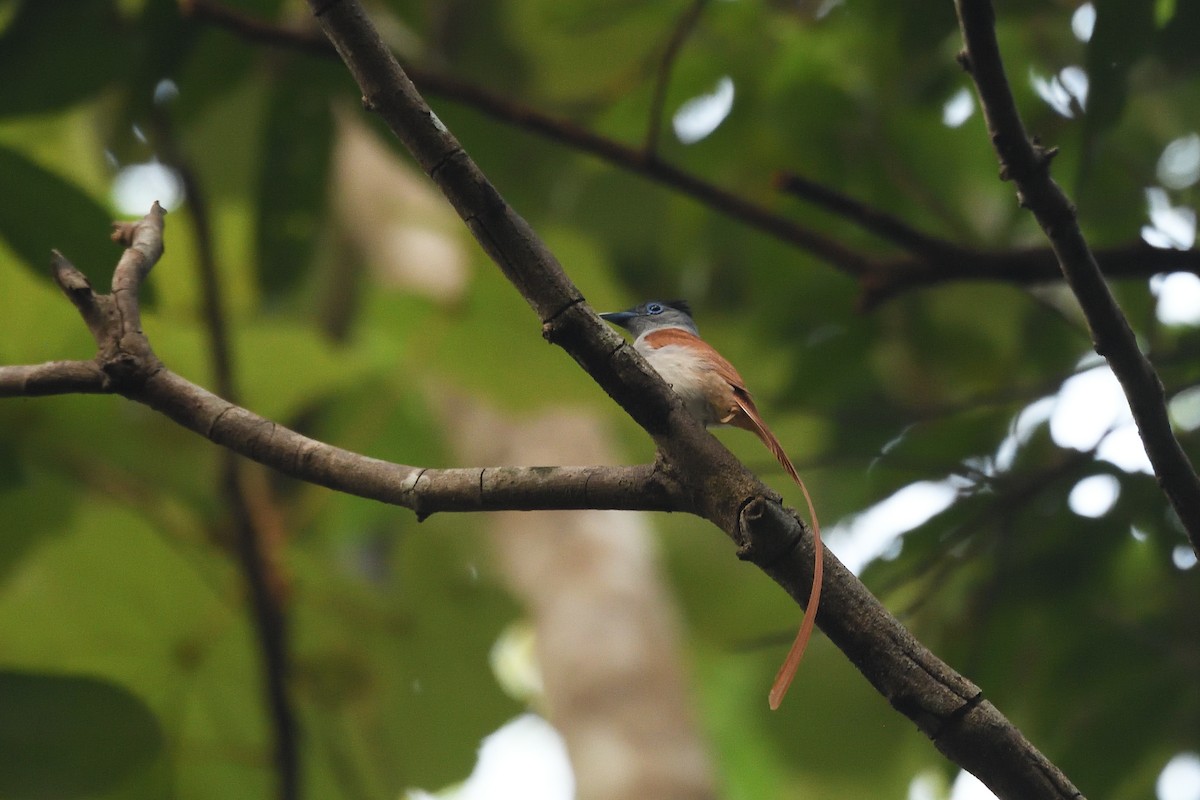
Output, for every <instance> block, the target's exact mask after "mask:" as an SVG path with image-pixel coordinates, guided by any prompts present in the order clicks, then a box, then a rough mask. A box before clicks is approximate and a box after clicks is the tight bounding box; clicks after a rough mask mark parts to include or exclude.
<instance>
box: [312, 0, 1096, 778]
mask: <svg viewBox="0 0 1200 800" xmlns="http://www.w3.org/2000/svg"><path fill="white" fill-rule="evenodd" d="M309 5H310V7H311V8H312V10H313V13H314V15H316V16H317V18H318V19H319V20H320V21H321V24H322V27H323V28H324V29H325V32H326V34H327V35H328V36H329V37H330V39H331V41H333V43H334V46H335V47H336V48H337V50H338V53H339V54H340V55H341V56H342V59H343V60H344V61H345V62H346V65H347V67H349V69H350V71H351V73H352V74H353V75H354V77H355V80H356V81H357V82H358V84H359V87H360V89H361V90H362V93H363V98H364V102H365V104H366V105H367V107H368V108H371V109H374V110H376V111H378V113H379V114H380V116H381V117H382V118H383V119H384V121H385V122H386V123H387V124H388V126H389V127H390V128H391V129H392V131H393V132H394V133H395V134H396V136H397V137H398V138H399V139H400V140H401V141H402V142H404V144H405V145H406V146H407V147H408V148H409V151H410V152H411V153H412V155H413V157H414V158H415V159H416V160H417V162H418V163H419V164H420V165H421V166H422V168H423V169H425V171H426V172H427V174H429V176H430V177H431V178H432V179H433V180H434V182H435V183H437V185H438V186H439V187H440V188H441V189H442V191H443V193H444V194H445V195H446V196H447V198H448V199H449V200H450V202H451V204H452V205H453V206H454V207H455V209H456V210H457V211H458V213H459V214H460V216H462V218H463V220H464V221H465V222H466V223H467V225H468V226H469V227H470V229H471V231H472V233H473V234H475V236H476V238H477V239H478V240H479V242H480V244H481V245H482V246H483V247H484V249H485V250H486V251H487V252H488V253H489V255H491V256H492V258H493V259H494V260H495V261H496V263H497V265H498V266H499V267H500V268H501V270H502V271H503V272H504V274H505V275H506V276H508V277H509V279H510V280H511V281H512V282H513V284H514V285H515V286H516V287H517V288H518V290H519V291H520V292H521V294H522V296H524V297H525V299H526V301H527V302H528V303H529V304H530V306H531V307H532V308H533V309H534V311H535V312H537V314H538V317H539V319H541V321H542V326H543V333H544V335H545V336H546V337H547V338H548V339H550V341H552V342H554V343H556V344H558V345H560V346H561V347H563V349H565V350H566V351H567V352H568V353H570V355H571V356H572V357H573V358H574V359H575V360H576V361H577V362H578V363H579V364H580V365H581V366H582V367H584V369H586V370H587V371H588V373H589V374H590V375H591V376H592V377H593V379H595V380H596V382H597V383H599V384H600V385H601V387H603V388H604V390H605V391H607V392H608V393H609V394H610V395H611V396H612V397H613V398H614V399H615V400H616V401H617V402H618V403H619V404H620V405H621V406H622V407H623V408H624V409H625V410H626V411H627V412H628V413H629V414H630V415H631V416H632V417H633V418H634V419H635V420H636V421H637V422H638V423H639V424H641V425H642V427H643V428H645V429H646V431H647V432H648V433H649V434H650V435H651V436H652V437H653V438H654V440H655V442H656V443H657V445H658V447H659V449H660V452H661V453H662V455H663V458H664V459H665V462H666V467H667V469H669V470H671V472H672V474H673V475H676V476H677V477H678V480H679V481H680V482H681V483H682V484H683V485H684V487H685V490H686V491H687V492H688V494H689V496H690V498H691V499H692V501H693V502H694V508H693V510H694V512H695V513H698V514H700V515H702V516H704V517H706V518H707V519H709V520H710V521H712V522H714V523H716V524H717V525H718V526H719V527H721V528H722V529H723V530H724V531H725V532H726V533H727V534H728V535H729V536H730V537H731V538H732V539H733V540H734V541H735V542H736V543H737V544H738V545H739V555H740V556H741V557H742V558H744V559H746V560H749V561H751V562H753V563H755V564H756V565H758V566H759V567H760V568H761V569H762V570H763V571H764V572H766V573H767V574H768V575H770V576H771V577H772V578H773V579H774V580H776V581H777V582H778V583H779V584H780V585H781V586H783V587H784V588H785V589H786V590H787V591H788V593H789V594H790V595H791V596H792V597H793V598H794V599H796V601H797V602H798V603H803V602H804V600H805V599H806V598H807V593H808V588H809V583H810V582H811V579H812V575H811V570H812V562H813V559H812V555H813V553H812V538H811V536H810V535H808V532H807V530H806V529H805V526H804V525H803V523H802V522H801V521H800V520H799V518H798V517H797V516H796V514H795V513H794V511H790V510H785V509H784V508H783V507H782V506H781V505H780V504H779V498H778V495H776V494H775V493H774V492H773V491H771V490H770V489H768V488H767V487H766V486H764V485H763V484H762V483H760V482H759V481H758V480H757V479H756V478H755V477H754V476H753V475H751V474H750V473H749V472H748V471H747V470H746V469H745V467H744V466H742V465H741V464H740V463H739V462H738V461H737V460H736V459H734V458H733V457H732V455H731V454H730V453H729V451H728V450H726V449H725V448H724V447H722V446H721V445H720V443H719V442H717V441H716V440H715V439H714V438H713V437H712V436H710V435H708V434H707V432H705V431H704V430H703V429H702V428H701V427H700V425H699V423H698V422H697V421H696V420H695V419H694V418H693V417H692V416H691V415H689V414H688V413H687V412H686V411H685V410H684V409H683V408H682V405H681V404H680V401H679V399H678V397H677V396H676V395H675V394H674V393H673V392H672V391H671V389H670V387H668V386H667V385H666V384H665V383H664V382H663V381H662V379H661V378H660V377H659V376H658V375H657V374H656V373H655V372H654V371H653V370H651V369H650V368H649V366H648V365H647V364H646V363H645V361H644V360H643V359H642V358H641V357H640V356H638V355H637V353H636V352H635V351H634V350H633V348H632V347H630V346H629V345H628V344H626V343H625V342H624V341H623V340H622V339H620V338H619V337H618V336H617V335H616V333H615V332H613V331H612V330H611V329H609V328H607V327H606V326H604V325H603V324H602V323H600V321H599V320H598V319H597V317H596V316H595V314H594V313H593V312H592V311H591V309H590V308H588V307H587V305H586V304H585V303H584V301H583V298H582V295H581V294H580V293H579V290H578V289H577V288H576V287H575V286H574V285H573V284H572V283H571V282H570V280H569V279H568V278H567V276H566V275H565V274H564V273H563V272H562V269H561V267H560V266H559V265H558V263H557V261H556V260H555V259H554V257H553V255H552V254H551V253H550V252H549V251H548V250H547V249H546V248H545V246H544V245H543V244H542V242H541V241H540V240H538V239H537V238H536V236H535V235H534V233H533V231H532V230H531V229H530V228H529V226H528V224H527V223H526V222H525V221H524V220H523V219H521V218H520V217H519V216H518V215H517V214H516V213H515V212H514V211H513V210H512V208H510V207H509V206H508V205H507V203H505V202H504V200H503V198H502V197H500V195H499V193H497V192H496V190H495V188H494V187H492V186H491V184H490V183H489V182H488V181H487V179H486V177H484V175H483V174H482V173H481V172H480V170H479V169H478V167H477V166H476V165H475V164H474V162H473V161H472V160H471V159H470V157H469V156H468V155H467V153H466V152H465V151H464V150H463V148H462V147H461V145H459V143H458V141H457V140H456V139H455V138H454V136H453V135H452V134H451V133H450V132H449V131H448V130H447V129H446V127H445V125H443V124H442V123H441V121H440V120H438V118H437V116H436V115H434V114H433V112H432V111H430V109H429V107H428V106H427V105H426V104H425V102H424V100H423V99H422V98H421V97H420V95H419V94H417V91H416V89H415V87H414V86H413V85H412V83H411V81H409V79H408V77H407V76H406V75H405V74H404V72H403V71H402V70H401V69H400V66H399V64H398V63H397V62H396V60H395V58H394V57H393V56H392V54H391V52H390V51H389V50H388V49H387V47H386V46H385V45H384V43H383V41H382V40H381V39H380V37H379V35H378V32H377V31H375V29H374V27H373V25H372V24H371V22H370V20H369V19H368V18H367V16H366V13H365V12H364V11H363V9H362V7H361V6H360V5H359V4H358V3H357V2H355V0H332V2H326V1H325V0H309ZM680 465H686V468H683V467H682V466H680ZM826 563H827V564H828V565H829V566H828V568H827V569H828V574H827V577H826V583H825V595H824V597H825V600H824V602H823V603H822V613H821V615H820V617H819V622H820V624H821V627H822V630H824V631H825V632H826V633H827V634H828V635H829V637H830V638H831V639H832V640H833V641H834V643H835V644H837V646H838V647H839V648H841V649H842V650H843V652H845V653H846V654H847V656H848V657H849V658H850V660H851V661H852V662H853V663H854V664H855V666H857V667H858V668H859V669H860V670H861V671H862V672H863V674H864V676H866V677H867V679H868V680H870V681H871V683H872V684H873V685H875V686H876V688H877V689H878V690H879V691H880V692H881V693H882V694H883V695H884V696H885V697H887V698H888V700H889V702H891V703H892V705H893V706H894V707H895V708H896V709H897V710H898V711H900V712H901V713H903V714H905V715H906V716H908V717H909V718H910V719H912V720H913V721H914V722H915V723H916V724H917V726H918V727H919V728H920V729H921V730H922V731H924V732H925V733H926V734H927V735H928V736H929V737H930V738H931V739H932V740H933V741H934V743H935V745H936V746H937V747H938V748H939V749H940V750H941V751H942V752H943V753H945V754H947V755H948V756H949V757H950V758H952V759H953V760H954V761H956V762H957V763H959V764H962V765H964V766H965V767H967V768H968V769H970V770H971V771H972V772H974V773H975V774H976V775H977V776H979V777H980V778H981V779H982V780H983V781H984V782H985V783H986V784H987V785H988V786H989V787H991V788H992V789H993V791H995V792H997V794H1000V795H1001V796H1002V797H1011V798H1018V797H1019V798H1064V797H1078V796H1079V793H1078V791H1076V790H1075V789H1074V787H1073V786H1071V784H1070V782H1069V781H1068V780H1067V779H1066V778H1065V776H1063V775H1062V773H1061V772H1060V771H1059V770H1058V769H1057V768H1056V767H1054V765H1053V764H1051V763H1050V762H1049V761H1047V760H1046V758H1045V757H1044V756H1042V755H1041V754H1040V753H1039V752H1038V751H1037V750H1036V749H1035V748H1034V747H1033V746H1032V745H1031V744H1030V743H1029V742H1028V741H1026V740H1025V739H1024V737H1023V736H1022V735H1021V733H1020V731H1018V730H1017V729H1016V728H1015V727H1014V726H1013V725H1012V723H1010V722H1009V721H1008V720H1007V719H1005V718H1004V717H1003V715H1001V714H1000V713H999V712H998V711H997V710H996V709H995V707H993V706H992V705H991V703H989V702H988V701H986V700H984V699H983V697H982V693H981V692H980V690H979V689H978V687H976V686H974V685H973V684H972V683H971V682H970V681H968V680H967V679H966V678H963V677H962V676H961V675H958V674H957V673H955V672H954V671H953V670H952V669H950V668H949V667H948V666H947V665H946V664H944V663H943V662H941V661H940V660H938V659H937V657H936V656H934V655H933V654H932V653H931V652H929V651H928V650H927V649H926V648H925V647H924V646H922V645H921V644H920V643H919V642H918V641H917V640H916V639H915V638H913V636H912V635H911V634H910V633H908V632H907V631H906V630H905V629H904V628H903V626H901V625H900V623H899V622H898V621H897V620H896V619H895V618H894V617H892V616H891V615H889V614H888V613H887V611H886V610H885V609H884V608H883V607H882V605H881V604H880V603H879V601H878V600H876V599H875V598H874V596H872V595H871V593H870V592H869V591H868V590H867V589H866V587H865V586H863V585H862V583H861V582H859V581H858V579H857V578H855V577H854V576H853V575H852V574H851V573H850V572H849V571H848V570H846V568H845V567H844V566H842V565H841V564H840V563H839V562H837V560H836V559H835V558H834V557H833V556H832V555H829V554H827V555H826Z"/></svg>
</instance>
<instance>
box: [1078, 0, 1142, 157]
mask: <svg viewBox="0 0 1200 800" xmlns="http://www.w3.org/2000/svg"><path fill="white" fill-rule="evenodd" d="M1154 27H1155V26H1154V6H1153V4H1152V3H1147V2H1145V0H1098V1H1097V3H1096V27H1095V29H1094V30H1093V32H1092V38H1091V40H1090V41H1089V42H1088V48H1087V73H1088V99H1087V114H1086V115H1085V117H1084V142H1085V145H1084V149H1085V151H1090V150H1091V146H1092V144H1093V143H1094V142H1095V140H1096V137H1098V136H1099V135H1101V134H1102V133H1104V132H1105V131H1106V130H1108V129H1109V128H1110V127H1112V126H1113V125H1114V124H1116V122H1117V120H1118V119H1120V117H1121V112H1122V111H1124V109H1125V101H1126V99H1127V97H1128V95H1129V86H1128V78H1129V70H1130V69H1131V68H1132V67H1133V65H1134V64H1135V63H1136V62H1137V61H1138V59H1140V58H1141V57H1142V56H1143V55H1145V53H1146V52H1147V50H1149V48H1150V44H1151V42H1152V41H1153V38H1154Z"/></svg>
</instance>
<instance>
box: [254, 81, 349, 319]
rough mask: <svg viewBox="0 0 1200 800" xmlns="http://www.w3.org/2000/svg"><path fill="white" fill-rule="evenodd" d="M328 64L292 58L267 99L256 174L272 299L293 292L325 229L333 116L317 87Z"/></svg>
mask: <svg viewBox="0 0 1200 800" xmlns="http://www.w3.org/2000/svg"><path fill="white" fill-rule="evenodd" d="M327 67H328V65H326V64H323V63H316V62H313V61H307V60H292V61H290V62H288V64H287V66H286V67H285V68H284V70H283V71H282V74H281V75H280V76H279V79H278V80H277V81H276V83H275V86H274V91H273V92H272V94H271V98H270V100H269V110H268V112H267V120H266V131H265V135H264V136H263V139H262V146H263V154H262V161H261V169H260V171H259V178H258V180H259V197H258V202H259V213H258V231H257V238H258V279H259V282H260V284H261V286H262V288H263V289H264V290H265V291H266V293H267V295H268V296H272V295H276V296H277V295H280V294H284V293H287V292H289V291H290V290H292V289H295V288H296V287H297V286H298V285H300V283H301V282H302V279H303V278H304V276H305V274H307V272H308V268H309V266H310V264H311V263H312V258H313V254H314V251H315V249H316V245H317V241H318V236H319V234H320V233H321V231H322V224H321V223H322V217H323V215H324V210H325V205H326V191H327V189H328V188H329V187H328V178H329V159H330V147H331V145H332V141H333V120H332V117H331V116H330V108H329V103H330V98H329V96H328V95H327V94H326V93H325V92H323V91H321V90H320V84H321V80H322V79H323V78H325V77H326V75H327Z"/></svg>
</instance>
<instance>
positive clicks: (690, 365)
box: [633, 337, 729, 425]
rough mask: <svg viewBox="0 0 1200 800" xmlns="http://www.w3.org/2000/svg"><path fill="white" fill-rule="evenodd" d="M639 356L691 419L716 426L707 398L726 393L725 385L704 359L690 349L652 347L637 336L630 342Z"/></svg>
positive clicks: (726, 387) (715, 415)
mask: <svg viewBox="0 0 1200 800" xmlns="http://www.w3.org/2000/svg"><path fill="white" fill-rule="evenodd" d="M633 346H634V347H635V348H637V351H638V352H639V353H641V354H642V357H643V358H645V359H646V360H647V361H648V362H650V366H652V367H654V369H655V371H656V372H658V374H659V375H661V376H662V377H663V380H665V381H666V382H667V383H669V384H670V385H671V388H672V389H674V390H675V393H676V394H677V395H679V396H680V397H681V398H682V399H683V404H684V405H685V406H686V407H687V410H688V411H689V412H691V414H692V415H693V416H695V417H696V418H697V419H699V420H700V421H701V422H703V423H704V424H705V425H713V424H715V423H717V421H718V419H717V414H716V411H715V409H714V408H713V404H712V402H711V400H710V398H713V397H720V396H721V395H722V394H723V393H724V392H727V391H728V389H729V387H728V384H726V383H725V381H724V380H723V379H722V378H721V377H720V376H719V375H717V374H716V373H714V372H713V371H712V370H711V369H710V368H709V366H708V363H707V362H706V361H705V360H704V359H703V357H698V356H696V355H695V351H694V350H692V349H691V348H689V347H685V346H683V345H678V344H669V345H666V346H665V347H659V348H657V349H655V348H652V347H650V346H648V345H647V344H645V342H643V341H642V338H641V337H639V338H638V340H637V341H635V342H634V343H633Z"/></svg>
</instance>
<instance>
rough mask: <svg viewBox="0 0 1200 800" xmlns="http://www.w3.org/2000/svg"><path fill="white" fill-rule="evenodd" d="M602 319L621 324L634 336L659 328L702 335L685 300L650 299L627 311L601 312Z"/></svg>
mask: <svg viewBox="0 0 1200 800" xmlns="http://www.w3.org/2000/svg"><path fill="white" fill-rule="evenodd" d="M600 319H605V320H608V321H609V322H611V323H613V324H615V325H620V326H621V327H622V328H624V329H625V330H627V331H629V332H630V333H632V334H633V335H634V338H636V337H638V336H641V335H642V334H643V333H645V332H646V331H652V330H655V329H657V328H683V329H684V330H687V331H691V332H692V333H694V334H696V335H697V336H699V335H700V331H699V329H697V328H696V323H695V322H693V321H692V309H691V308H690V307H689V306H688V304H687V302H686V301H684V300H648V301H647V302H645V303H642V304H641V305H640V306H634V307H633V308H631V309H629V310H627V311H610V312H609V313H607V314H601V315H600Z"/></svg>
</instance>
